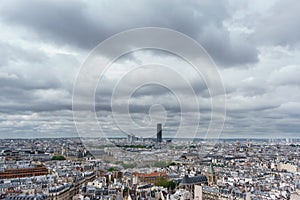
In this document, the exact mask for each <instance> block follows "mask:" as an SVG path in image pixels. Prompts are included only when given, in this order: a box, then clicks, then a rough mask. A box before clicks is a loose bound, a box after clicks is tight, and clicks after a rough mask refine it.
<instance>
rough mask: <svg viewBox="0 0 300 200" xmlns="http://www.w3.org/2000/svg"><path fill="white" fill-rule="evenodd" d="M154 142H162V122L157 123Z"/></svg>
mask: <svg viewBox="0 0 300 200" xmlns="http://www.w3.org/2000/svg"><path fill="white" fill-rule="evenodd" d="M156 142H162V124H157V138H156Z"/></svg>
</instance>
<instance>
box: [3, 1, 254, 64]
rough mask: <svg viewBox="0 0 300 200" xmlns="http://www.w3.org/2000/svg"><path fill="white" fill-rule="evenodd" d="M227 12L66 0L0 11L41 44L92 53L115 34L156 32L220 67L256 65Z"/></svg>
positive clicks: (219, 7) (206, 5)
mask: <svg viewBox="0 0 300 200" xmlns="http://www.w3.org/2000/svg"><path fill="white" fill-rule="evenodd" d="M229 12H230V11H229V10H228V6H227V5H226V2H225V1H224V2H219V1H205V2H202V1H201V2H193V1H187V2H182V1H172V3H170V2H167V1H146V2H140V1H134V2H132V1H123V2H122V3H121V2H118V3H105V2H101V3H99V4H97V5H96V4H94V3H92V2H90V3H89V4H88V3H86V2H83V1H69V0H64V1H49V0H46V1H37V0H30V1H26V2H24V1H18V0H13V1H6V2H3V3H2V6H1V18H2V19H3V20H4V21H6V22H7V23H9V24H11V25H19V26H22V27H24V28H29V29H30V30H34V32H35V34H36V35H37V36H38V37H39V38H40V39H41V40H43V41H48V42H52V41H54V42H56V43H58V44H62V45H76V46H78V47H81V48H87V49H91V48H93V47H94V46H96V45H97V44H98V43H99V42H101V41H103V40H104V39H106V38H108V37H109V36H111V35H112V34H115V33H118V32H120V31H124V30H127V29H130V28H138V27H145V26H158V27H165V28H171V29H175V30H178V31H180V32H182V33H185V34H187V35H189V36H190V37H192V38H194V39H195V40H197V41H198V42H200V43H201V44H203V46H204V48H205V49H207V50H208V53H210V55H211V56H212V57H213V59H215V60H216V61H217V62H218V63H219V64H221V65H222V66H232V65H235V64H243V63H251V62H257V54H258V52H257V49H256V47H255V46H253V45H251V44H250V42H249V41H248V39H247V38H245V37H236V38H235V37H231V36H230V33H229V31H228V30H227V28H226V27H224V25H223V22H224V20H226V19H228V18H229V17H230V13H229ZM165 39H168V38H164V40H165ZM173 42H174V41H173Z"/></svg>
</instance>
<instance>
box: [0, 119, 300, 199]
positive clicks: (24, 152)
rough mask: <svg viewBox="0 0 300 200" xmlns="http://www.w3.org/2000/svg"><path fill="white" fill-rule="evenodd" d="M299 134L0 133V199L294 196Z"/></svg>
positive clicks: (298, 181)
mask: <svg viewBox="0 0 300 200" xmlns="http://www.w3.org/2000/svg"><path fill="white" fill-rule="evenodd" d="M299 146H300V139H280V138H278V139H260V140H258V139H236V140H234V139H228V140H227V139H223V140H219V141H217V142H215V141H210V140H207V141H205V140H201V141H199V140H198V141H192V142H190V141H189V142H186V141H184V140H181V141H180V140H177V141H172V139H164V138H163V128H162V124H157V137H156V138H147V139H146V138H143V139H141V138H138V137H134V136H128V138H110V139H109V140H107V139H103V138H102V139H101V138H85V145H83V143H82V142H81V139H80V138H51V139H49V138H48V139H2V140H1V145H0V150H1V162H0V178H1V182H0V188H1V191H0V192H1V198H2V199H74V200H75V199H76V200H77V199H120V200H121V199H170V200H176V199H185V200H187V199H241V200H245V199H246V200H250V199H291V200H297V199H299V198H300V177H299V176H300V175H299V169H300V168H299V167H300V159H299V158H300V148H299Z"/></svg>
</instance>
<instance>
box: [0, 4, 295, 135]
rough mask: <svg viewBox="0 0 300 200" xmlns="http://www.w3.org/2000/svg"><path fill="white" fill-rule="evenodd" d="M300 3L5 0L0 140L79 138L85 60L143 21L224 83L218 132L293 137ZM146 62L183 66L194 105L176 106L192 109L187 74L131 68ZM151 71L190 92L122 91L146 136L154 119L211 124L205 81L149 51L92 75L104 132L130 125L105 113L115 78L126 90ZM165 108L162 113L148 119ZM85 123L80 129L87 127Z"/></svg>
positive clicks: (169, 126) (0, 20) (1, 10)
mask: <svg viewBox="0 0 300 200" xmlns="http://www.w3.org/2000/svg"><path fill="white" fill-rule="evenodd" d="M299 4H300V3H299V1H296V0H286V1H279V0H278V1H260V0H255V1H238V0H229V1H158V0H154V1H153V0H152V1H139V0H136V1H126V0H125V1H111V0H109V1H108V0H104V1H85V0H60V1H56V0H51V1H50V0H43V1H40V0H28V1H21V0H2V1H1V2H0V30H1V32H0V86H1V87H0V90H1V91H0V137H1V138H7V137H57V136H77V132H76V127H75V123H74V120H73V111H72V92H73V85H74V81H75V80H76V77H77V74H78V73H79V71H80V69H81V66H82V64H83V63H84V61H85V60H86V59H87V58H88V56H89V54H90V52H91V50H92V49H93V48H94V47H95V46H96V45H98V44H99V43H101V42H102V41H104V40H105V39H107V38H109V37H111V36H112V35H114V34H117V33H119V32H121V31H125V30H128V29H133V28H142V27H162V28H169V29H173V30H176V31H179V32H181V33H183V34H186V35H187V36H189V37H191V38H192V39H194V40H196V41H197V42H198V43H199V44H201V45H202V46H203V47H204V48H205V50H206V51H207V52H208V54H209V55H210V56H211V58H212V59H213V60H214V62H215V63H216V65H217V67H218V70H219V73H220V76H221V77H222V80H223V83H224V88H225V90H226V122H225V124H224V128H223V132H222V135H221V136H222V137H246V138H248V137H254V138H255V137H268V138H270V137H299V130H300V12H299V11H298V8H299V7H300V5H299ZM165 39H166V38H162V40H165ZM100 56H103V57H105V55H100ZM149 62H154V63H159V64H162V65H167V66H172V67H174V69H177V70H179V71H180V74H181V78H183V79H188V80H190V82H191V83H192V88H193V89H194V91H195V92H196V96H197V97H196V98H197V100H198V101H199V104H200V109H199V110H197V109H196V110H193V112H192V111H191V110H192V108H191V109H190V110H188V111H187V112H182V108H180V106H184V107H185V108H188V109H189V106H190V104H191V100H190V99H192V98H193V97H194V96H191V97H188V94H187V93H185V92H186V88H185V87H184V86H183V81H184V80H182V82H180V81H178V80H177V79H176V75H174V76H173V75H172V74H170V73H167V72H166V71H164V70H165V69H164V68H162V67H161V68H160V70H161V71H160V70H159V72H161V73H157V70H154V69H156V68H155V66H153V67H151V66H147V67H142V68H140V69H137V70H134V72H133V73H129V72H130V70H132V69H133V68H134V66H142V65H144V64H147V63H149ZM156 67H157V66H156ZM91 73H92V72H91ZM122 74H123V75H122ZM124 74H128V76H126V78H125V77H124ZM158 75H160V76H161V77H160V78H161V79H163V80H168V81H169V82H168V83H169V84H170V85H172V87H174V88H176V89H175V90H176V93H182V94H184V95H187V98H185V99H184V100H180V101H178V99H176V94H175V95H174V91H172V90H170V88H165V87H162V86H161V85H159V84H158V85H157V84H152V85H151V84H150V85H144V86H141V87H139V88H138V89H136V90H134V91H133V93H132V96H131V97H130V99H122V98H121V97H120V99H118V101H119V102H116V103H120V104H126V105H127V106H128V107H129V110H130V118H131V119H132V120H133V121H134V122H135V123H136V125H137V127H140V128H141V129H137V131H139V130H140V132H143V133H145V134H141V135H142V136H144V137H147V136H149V135H151V132H153V130H154V132H155V127H153V124H152V122H153V121H154V122H155V123H156V121H155V120H163V121H165V126H164V127H165V134H166V136H172V134H174V133H175V132H176V130H177V129H178V126H179V124H180V120H181V119H182V118H185V119H186V120H187V121H190V123H191V124H190V126H189V125H188V124H185V125H186V126H187V129H186V130H187V131H188V130H189V127H190V128H191V127H194V125H195V123H199V125H200V128H199V130H198V137H203V134H204V132H205V131H206V130H207V129H208V123H209V121H210V114H211V113H210V112H211V108H210V107H211V105H210V102H211V96H210V95H209V92H208V91H209V89H210V88H208V87H207V85H205V81H203V79H201V78H199V77H195V74H194V73H193V71H192V70H190V66H189V65H188V64H187V63H185V62H183V61H182V60H180V59H179V58H178V57H176V56H174V55H171V54H169V53H166V52H162V51H154V50H141V51H137V52H133V53H131V54H129V55H125V56H123V57H121V58H119V59H118V60H116V61H115V62H114V63H113V64H112V66H111V67H110V69H109V70H108V71H107V74H106V75H105V77H104V80H103V81H102V82H99V85H98V87H97V91H96V94H95V105H96V112H97V113H96V115H97V117H98V121H99V123H100V125H101V126H102V129H103V130H104V132H105V134H107V135H114V134H115V135H118V134H121V133H120V130H118V126H119V125H120V124H121V125H122V127H125V128H127V130H126V132H127V133H130V131H131V130H130V127H131V124H128V121H126V119H127V118H126V117H128V116H126V115H123V114H122V112H120V113H118V110H115V112H117V114H118V116H122V117H121V118H122V120H124V121H122V122H119V123H120V124H116V120H115V119H114V115H113V114H112V111H113V110H114V108H112V105H111V95H112V94H113V91H114V89H115V85H116V83H118V81H120V80H121V81H120V82H121V85H122V86H123V87H124V88H125V89H124V88H123V89H124V90H126V88H127V89H133V88H132V87H133V86H132V85H134V82H135V81H137V82H138V81H139V80H148V79H149V77H153V76H158ZM149 81H151V80H149ZM131 84H132V85H131ZM121 89H122V88H121ZM82 95H84V94H82ZM177 95H180V94H177ZM122 97H123V96H122ZM153 105H154V106H153ZM116 108H118V106H116ZM151 112H153V113H152V114H154V115H153V116H152V117H151ZM162 113H163V114H164V117H165V119H155V117H157V116H161V115H162ZM199 113H200V115H201V120H200V121H198V120H195V119H197V118H196V116H197V114H199ZM155 114H158V115H157V116H156V115H155ZM151 119H152V121H151ZM85 123H86V124H88V123H87V122H85ZM126 125H127V126H126ZM88 127H89V126H88V125H87V131H88V132H89V131H92V130H89V129H88ZM143 127H147V129H143ZM152 129H153V130H152ZM191 129H193V128H191ZM94 131H95V130H94ZM97 131H98V130H96V132H97ZM123 131H124V130H123ZM191 131H192V130H191ZM121 132H122V131H121ZM121 135H122V134H121Z"/></svg>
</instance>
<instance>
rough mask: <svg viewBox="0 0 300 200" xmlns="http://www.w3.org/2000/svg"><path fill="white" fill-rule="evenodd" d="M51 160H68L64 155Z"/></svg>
mask: <svg viewBox="0 0 300 200" xmlns="http://www.w3.org/2000/svg"><path fill="white" fill-rule="evenodd" d="M51 160H66V158H65V157H64V156H62V155H56V156H53V157H52V158H51Z"/></svg>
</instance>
